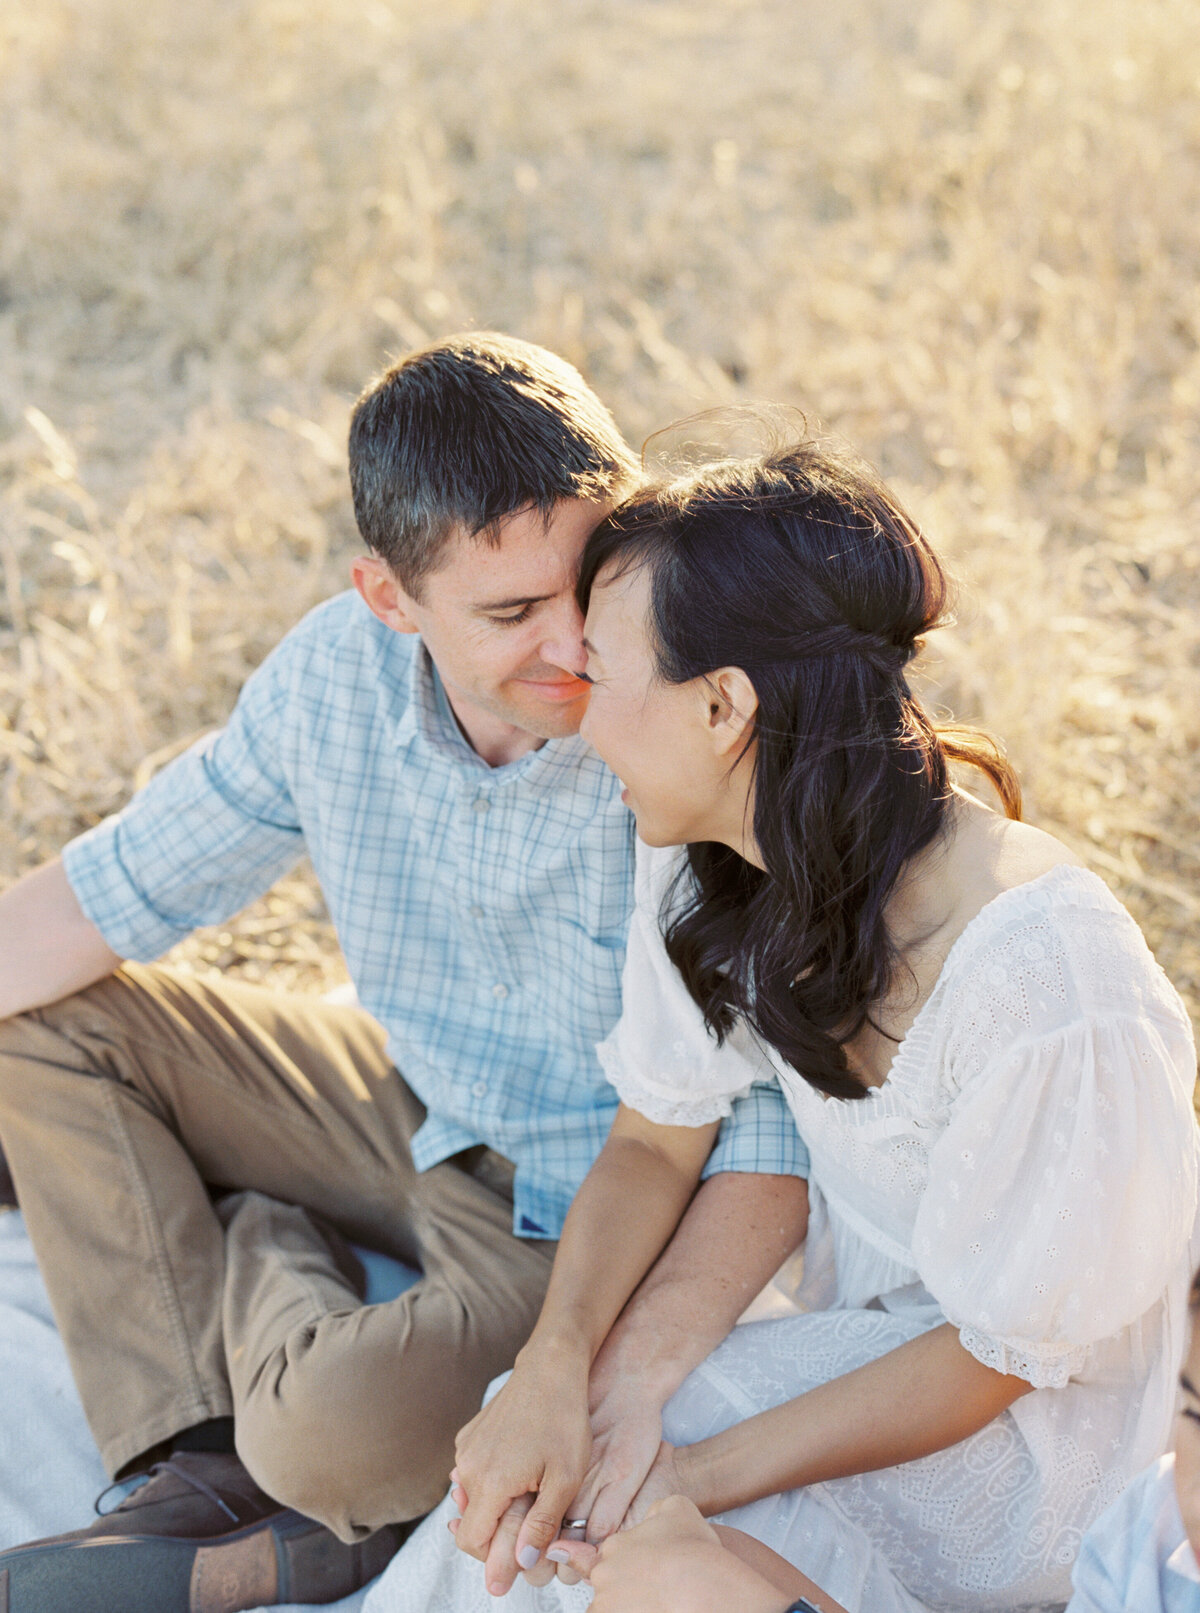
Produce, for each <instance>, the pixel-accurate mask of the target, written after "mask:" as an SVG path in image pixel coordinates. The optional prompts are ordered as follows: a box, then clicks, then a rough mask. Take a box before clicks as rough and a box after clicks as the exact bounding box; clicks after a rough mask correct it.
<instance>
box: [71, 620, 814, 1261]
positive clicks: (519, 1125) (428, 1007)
mask: <svg viewBox="0 0 1200 1613" xmlns="http://www.w3.org/2000/svg"><path fill="white" fill-rule="evenodd" d="M619 790H620V786H619V784H618V783H617V781H616V779H615V778H614V777H613V775H612V774H611V773H610V772H609V771H608V769H607V768H606V767H605V766H604V764H603V763H602V762H601V761H600V759H599V758H598V757H597V756H596V755H595V754H594V753H593V752H592V751H591V750H590V749H589V748H588V746H587V745H586V744H585V743H584V742H583V740H581V739H579V738H578V737H577V736H574V737H571V738H568V739H557V740H550V741H548V742H547V743H546V744H545V745H543V746H542V747H541V748H540V749H539V750H536V751H532V752H530V753H529V754H528V755H526V756H524V757H522V758H521V759H520V760H519V761H516V762H512V763H510V764H509V765H508V766H506V767H497V768H491V767H489V766H488V765H487V764H486V763H485V762H483V761H482V760H481V759H480V758H479V757H478V756H477V755H476V754H475V752H474V751H473V750H472V749H471V748H470V746H469V745H468V744H467V743H466V741H465V740H464V739H463V737H462V734H461V733H460V731H459V729H458V726H457V724H456V723H455V721H454V717H453V714H452V712H451V710H450V706H449V703H448V701H447V699H446V695H445V692H444V690H443V689H442V686H441V682H440V680H439V679H438V677H437V674H436V672H435V671H434V669H433V666H432V664H431V662H430V660H429V657H428V655H427V654H426V653H425V651H424V648H423V647H422V646H421V644H420V641H419V640H418V639H416V638H414V637H411V636H405V635H402V634H399V633H395V632H392V631H391V630H390V629H389V628H386V627H384V626H383V625H382V624H381V623H380V622H378V621H377V620H376V619H375V617H374V616H372V615H371V613H370V612H369V611H368V610H367V608H366V606H365V605H364V604H363V603H362V601H361V600H360V599H359V598H358V595H357V594H354V593H346V594H341V595H339V596H338V597H336V598H334V599H331V600H328V601H327V602H326V603H325V604H323V605H320V606H318V607H317V609H316V610H314V611H312V612H311V613H310V614H309V615H308V616H307V617H305V619H304V620H303V621H302V622H301V623H300V624H299V626H297V627H296V628H294V629H293V630H292V632H290V633H289V634H288V635H287V637H286V638H285V639H284V640H283V642H282V643H281V644H280V645H279V646H278V647H277V649H276V650H275V651H274V652H273V653H272V654H271V655H270V656H268V658H267V659H266V661H264V662H263V664H262V666H261V667H259V669H258V671H257V672H255V673H254V674H253V676H252V677H251V678H250V679H249V680H248V681H247V683H246V686H245V688H244V689H243V690H242V693H241V696H240V698H239V699H238V702H237V705H236V707H235V709H234V711H233V714H232V716H231V718H230V720H229V723H228V725H227V726H226V727H225V728H224V729H222V730H221V731H220V732H219V733H217V734H212V735H209V736H208V737H207V738H205V739H202V740H201V741H200V742H199V743H198V744H196V745H194V746H193V747H192V749H191V750H189V751H187V752H186V753H185V754H184V755H183V756H181V757H179V758H178V759H177V760H176V761H174V762H172V763H171V764H170V766H168V767H166V768H164V769H163V771H162V772H161V773H159V774H158V775H157V776H156V777H155V778H154V779H153V780H152V781H151V782H150V783H149V784H148V785H147V786H146V788H145V789H144V790H142V791H141V792H140V793H139V794H138V795H136V796H134V798H133V800H132V801H130V803H129V805H128V806H127V807H126V808H125V809H124V811H123V812H120V813H118V814H117V815H116V816H115V817H112V818H108V819H106V820H105V821H104V822H103V823H101V824H98V825H97V827H96V828H94V829H92V830H90V831H89V832H88V833H87V834H85V835H82V836H81V837H80V838H79V839H78V840H74V841H72V842H71V844H70V845H69V846H68V847H67V848H66V851H65V852H64V862H65V866H66V871H67V877H68V879H69V880H70V883H71V886H72V889H73V890H74V892H75V894H76V896H77V897H78V898H79V901H80V904H81V905H82V907H83V910H84V912H85V913H86V914H87V916H88V917H89V918H90V919H91V920H92V922H93V923H94V924H95V925H96V926H97V927H98V929H99V930H100V931H101V933H102V934H103V936H104V938H105V940H106V941H107V942H108V944H109V945H110V946H111V947H112V948H113V950H114V951H115V952H117V953H119V954H120V955H121V956H122V957H125V958H135V959H140V960H143V961H148V960H150V959H152V958H156V957H158V956H160V954H162V953H163V952H165V951H166V950H167V949H168V948H169V947H171V946H173V945H174V944H175V942H177V941H179V940H181V939H182V938H183V937H184V936H186V935H187V934H188V933H189V932H190V931H191V930H193V929H195V928H196V926H197V925H201V924H217V923H221V922H223V921H224V920H226V919H228V918H229V917H230V915H231V914H233V913H236V912H237V911H238V910H239V909H240V908H242V907H244V906H245V905H246V903H247V902H249V901H251V900H253V898H255V897H256V896H259V895H260V894H261V893H262V892H263V891H264V890H266V889H267V888H268V886H270V885H271V884H272V883H273V881H275V880H276V879H278V878H279V876H280V875H281V874H283V873H284V872H286V870H287V869H289V868H291V867H292V865H293V864H294V863H295V862H296V861H297V859H298V858H299V857H300V856H301V855H302V854H303V853H304V852H307V853H308V855H309V857H310V858H311V859H312V863H313V866H314V868H315V870H316V873H317V877H318V879H319V880H320V882H321V887H322V889H323V891H324V893H325V898H326V901H327V903H328V905H329V910H330V913H331V914H332V917H333V922H334V924H335V926H336V928H337V933H338V938H339V940H340V942H341V945H342V951H343V953H344V955H345V958H346V964H347V967H348V968H349V971H350V975H351V978H352V979H353V981H354V983H355V986H356V987H357V990H358V995H359V999H360V1001H361V1002H362V1004H363V1006H364V1007H365V1008H367V1009H368V1010H369V1011H370V1012H371V1013H372V1014H373V1015H374V1016H375V1018H376V1019H378V1020H379V1022H380V1023H381V1024H382V1025H383V1026H384V1028H385V1029H386V1030H387V1032H388V1036H389V1051H390V1053H391V1056H392V1058H393V1059H394V1061H395V1063H396V1065H397V1067H398V1068H399V1069H400V1070H401V1071H402V1073H403V1075H404V1078H405V1080H406V1081H407V1082H408V1084H409V1085H410V1086H411V1087H412V1089H413V1091H414V1092H416V1094H417V1095H418V1097H419V1098H420V1099H421V1101H422V1102H423V1103H424V1104H425V1106H426V1108H427V1110H428V1117H427V1119H426V1121H425V1123H424V1125H422V1127H421V1128H420V1130H419V1131H418V1133H417V1135H416V1137H415V1139H414V1142H413V1158H414V1160H415V1163H416V1165H417V1168H418V1169H419V1170H427V1169H428V1168H429V1167H430V1166H431V1165H435V1164H437V1162H438V1161H439V1160H442V1159H445V1158H446V1157H447V1156H448V1155H450V1154H453V1153H456V1152H457V1151H458V1150H459V1149H461V1148H466V1147H469V1146H470V1145H472V1144H474V1143H479V1142H483V1143H487V1144H488V1145H489V1146H490V1147H492V1148H494V1149H495V1150H496V1151H497V1152H498V1153H501V1154H503V1155H505V1156H506V1157H507V1158H509V1159H511V1160H513V1161H514V1163H515V1164H516V1167H517V1173H516V1189H515V1192H516V1202H515V1206H514V1215H513V1224H514V1230H515V1231H517V1232H519V1233H521V1234H524V1235H525V1236H529V1237H557V1236H558V1234H559V1232H560V1230H561V1228H562V1221H563V1217H564V1216H565V1214H566V1212H567V1208H568V1206H569V1205H570V1202H571V1199H572V1198H573V1197H574V1194H575V1192H576V1190H577V1188H578V1187H579V1184H580V1182H581V1181H582V1180H583V1178H584V1176H585V1175H586V1174H587V1171H588V1169H589V1167H590V1166H591V1164H592V1161H593V1160H594V1159H595V1157H596V1155H597V1153H598V1152H599V1150H600V1147H601V1145H602V1144H603V1142H604V1139H605V1137H606V1136H607V1134H608V1130H609V1127H610V1125H611V1123H612V1119H613V1116H614V1115H615V1113H616V1109H617V1097H616V1094H615V1092H614V1091H613V1089H612V1087H610V1086H609V1085H608V1083H607V1081H606V1080H605V1078H604V1075H603V1073H602V1071H601V1068H600V1064H599V1060H598V1059H597V1057H596V1052H595V1046H596V1043H597V1042H599V1041H600V1040H602V1038H603V1037H604V1036H606V1035H607V1033H608V1032H609V1030H610V1029H611V1028H612V1025H613V1023H614V1022H615V1020H616V1018H617V1015H618V1012H619V1010H620V988H621V965H622V961H623V959H624V950H625V933H626V929H627V926H628V922H629V916H630V910H631V905H632V891H633V821H632V818H631V816H630V814H629V812H628V810H627V809H626V808H625V806H624V805H623V804H622V803H621V800H620V794H619ZM720 1170H742V1171H766V1172H775V1173H779V1174H784V1175H787V1174H797V1175H803V1174H806V1172H807V1156H806V1153H805V1150H804V1148H803V1145H802V1144H801V1143H800V1140H799V1138H798V1136H797V1135H796V1129H795V1124H794V1122H793V1120H792V1118H791V1115H790V1113H789V1111H788V1109H787V1106H786V1104H785V1103H784V1100H783V1097H782V1095H781V1093H780V1091H779V1089H778V1087H777V1086H774V1085H767V1084H763V1085H761V1086H756V1087H755V1088H753V1089H752V1091H751V1092H750V1093H749V1094H748V1095H747V1096H746V1097H745V1098H744V1099H742V1100H741V1101H740V1102H739V1103H738V1104H737V1106H736V1107H735V1110H734V1113H733V1114H732V1115H731V1116H730V1118H729V1120H728V1121H726V1123H725V1125H724V1127H723V1130H722V1134H721V1136H720V1137H719V1139H718V1142H717V1146H716V1148H715V1149H714V1150H713V1153H712V1156H711V1157H710V1159H709V1162H708V1165H707V1167H706V1174H712V1173H713V1172H714V1171H720Z"/></svg>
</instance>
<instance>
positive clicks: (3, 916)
mask: <svg viewBox="0 0 1200 1613" xmlns="http://www.w3.org/2000/svg"><path fill="white" fill-rule="evenodd" d="M120 962H121V959H120V957H119V956H118V955H117V953H115V952H114V951H113V949H112V948H111V947H110V946H109V944H108V942H107V941H106V940H105V939H104V937H103V936H102V935H101V934H100V931H99V930H98V929H97V928H96V926H95V925H94V924H93V923H92V921H91V920H90V919H89V918H87V917H86V916H85V914H84V911H83V909H82V908H81V907H80V905H79V903H78V901H77V900H76V898H75V892H74V891H73V890H72V889H71V886H70V884H69V883H68V881H67V876H66V873H65V871H64V869H63V865H62V863H61V862H60V861H59V860H58V858H55V860H54V861H53V862H49V863H46V864H44V865H43V866H42V867H41V868H35V869H34V870H33V872H32V873H30V874H26V875H25V876H24V878H22V879H19V880H18V881H17V882H16V884H15V885H12V886H10V887H9V889H8V890H6V891H5V892H4V894H3V895H0V1019H8V1018H9V1017H10V1016H11V1015H13V1014H23V1013H25V1012H26V1010H28V1009H30V1008H41V1007H43V1006H44V1005H45V1004H46V1003H53V1002H57V1001H58V1000H59V998H60V997H68V996H70V994H71V993H72V992H75V991H82V990H83V988H84V987H85V986H90V985H91V984H92V983H93V982H94V981H96V980H102V979H103V978H104V976H105V975H108V974H111V973H112V971H113V970H114V969H115V968H117V966H118V965H119V964H120Z"/></svg>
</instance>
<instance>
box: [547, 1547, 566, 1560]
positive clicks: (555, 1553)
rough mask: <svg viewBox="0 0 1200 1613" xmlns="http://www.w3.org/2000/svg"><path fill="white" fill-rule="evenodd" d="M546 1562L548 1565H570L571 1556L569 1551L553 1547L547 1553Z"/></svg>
mask: <svg viewBox="0 0 1200 1613" xmlns="http://www.w3.org/2000/svg"><path fill="white" fill-rule="evenodd" d="M546 1561H547V1562H548V1563H569V1562H570V1561H571V1554H570V1552H569V1551H564V1550H563V1549H562V1547H561V1546H551V1548H550V1550H549V1551H548V1552H547V1553H546Z"/></svg>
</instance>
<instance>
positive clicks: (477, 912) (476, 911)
mask: <svg viewBox="0 0 1200 1613" xmlns="http://www.w3.org/2000/svg"><path fill="white" fill-rule="evenodd" d="M467 912H468V913H469V914H470V915H471V917H472V918H473V919H481V918H482V917H483V909H482V907H480V906H479V904H478V902H472V904H471V906H470V907H468V909H467Z"/></svg>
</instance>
